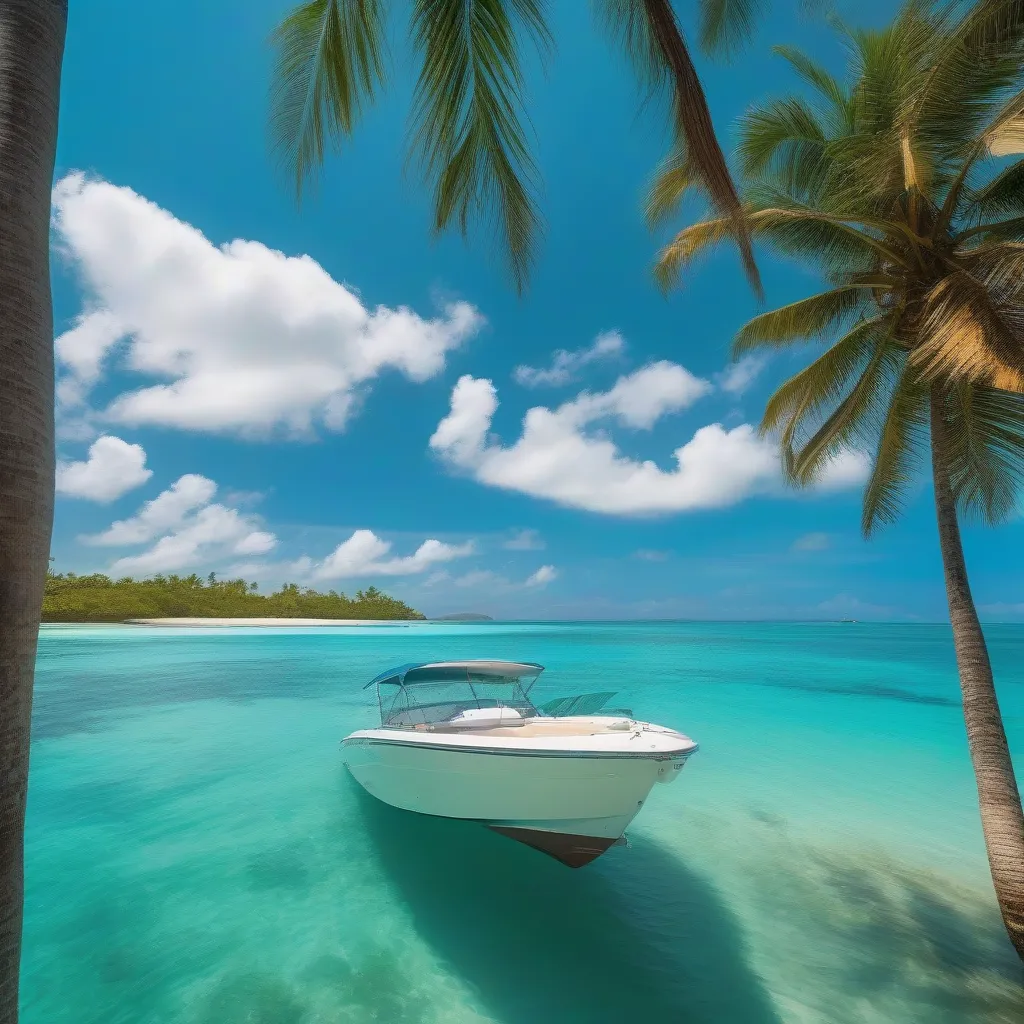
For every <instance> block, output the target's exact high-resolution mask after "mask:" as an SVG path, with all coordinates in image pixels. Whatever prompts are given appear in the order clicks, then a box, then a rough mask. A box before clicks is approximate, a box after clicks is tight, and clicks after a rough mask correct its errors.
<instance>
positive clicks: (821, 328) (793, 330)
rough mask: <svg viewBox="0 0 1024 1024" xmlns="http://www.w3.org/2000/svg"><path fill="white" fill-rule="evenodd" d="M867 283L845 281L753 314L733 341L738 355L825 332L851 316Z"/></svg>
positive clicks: (864, 293) (860, 303)
mask: <svg viewBox="0 0 1024 1024" xmlns="http://www.w3.org/2000/svg"><path fill="white" fill-rule="evenodd" d="M867 289H868V286H866V285H846V286H843V287H841V288H833V289H832V290H830V291H827V292H821V293H820V294H818V295H812V296H811V297H810V298H807V299H800V301H799V302H791V303H790V304H789V305H788V306H782V307H780V308H779V309H773V310H770V311H769V312H767V313H762V314H761V315H760V316H756V317H754V319H753V320H750V321H748V322H747V323H746V324H744V325H743V327H742V328H740V331H739V333H738V334H737V335H736V338H735V340H734V341H733V344H732V356H733V358H734V359H738V358H739V357H740V356H742V355H745V354H746V353H748V352H751V351H753V350H755V349H759V348H783V347H784V346H786V345H789V344H792V343H793V342H794V341H799V340H802V339H807V338H814V337H818V336H820V335H822V334H824V333H825V332H826V331H827V330H829V329H830V328H831V327H833V326H834V325H835V324H836V323H838V322H841V321H842V320H844V319H846V318H848V317H850V316H853V315H854V314H855V313H856V312H857V310H858V309H859V308H860V307H861V306H862V305H863V304H864V301H865V297H866V294H867Z"/></svg>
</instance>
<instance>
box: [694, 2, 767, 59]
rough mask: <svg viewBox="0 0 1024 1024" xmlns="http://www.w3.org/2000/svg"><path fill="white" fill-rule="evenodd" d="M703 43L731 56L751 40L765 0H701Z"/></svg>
mask: <svg viewBox="0 0 1024 1024" xmlns="http://www.w3.org/2000/svg"><path fill="white" fill-rule="evenodd" d="M699 10H700V46H701V49H702V50H703V51H704V52H705V53H719V54H724V55H726V56H729V55H731V54H733V53H735V52H736V50H738V49H739V48H740V47H741V46H742V45H743V44H744V43H746V42H747V41H749V39H750V37H751V35H752V34H753V32H754V27H755V25H756V24H757V19H758V17H759V16H760V15H761V13H762V12H763V10H764V4H763V2H762V0H701V3H700V8H699Z"/></svg>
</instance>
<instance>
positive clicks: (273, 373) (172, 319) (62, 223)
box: [53, 172, 483, 437]
mask: <svg viewBox="0 0 1024 1024" xmlns="http://www.w3.org/2000/svg"><path fill="white" fill-rule="evenodd" d="M53 205H54V229H55V234H56V237H57V241H58V244H59V246H60V247H61V249H62V250H63V251H64V253H65V254H66V256H67V257H68V258H69V260H70V261H71V262H72V263H73V265H74V266H75V269H76V270H77V271H79V273H80V275H81V279H82V281H83V282H84V287H85V289H86V293H87V302H88V304H89V308H88V309H87V310H86V311H85V312H84V313H83V314H82V315H81V316H80V317H79V318H78V320H77V321H76V322H75V324H74V326H73V327H72V328H71V329H70V330H69V331H67V332H66V333H64V334H62V335H61V336H60V337H59V338H58V339H57V341H56V352H57V358H58V361H59V364H60V367H61V379H60V381H59V384H58V391H59V396H60V400H61V402H62V405H63V406H65V407H67V408H73V407H75V406H83V405H85V404H86V403H87V400H88V397H89V394H90V391H91V389H92V388H93V386H94V385H95V384H96V383H97V382H98V381H99V380H100V379H101V378H102V377H103V375H104V373H105V371H107V370H108V369H109V365H110V363H111V362H112V353H113V351H114V350H115V349H116V350H117V353H118V360H117V363H118V368H119V369H121V370H124V371H128V372H130V373H134V374H137V375H139V376H140V377H142V378H149V379H150V381H151V382H152V381H154V380H155V381H156V382H155V383H148V384H146V385H144V386H139V387H135V388H134V389H131V390H126V391H122V392H121V393H120V394H118V395H116V396H115V397H114V399H113V400H112V401H111V402H110V403H109V405H107V407H106V408H105V409H103V410H100V411H99V413H98V415H99V417H100V418H101V419H105V420H107V421H116V422H122V423H130V424H156V425H160V426H165V427H176V428H180V429H185V430H197V431H212V432H220V433H233V434H240V435H245V436H252V437H257V436H269V435H271V434H275V433H283V434H285V435H288V436H304V435H309V434H310V432H311V431H313V430H314V429H315V427H316V426H318V425H320V426H323V427H324V428H326V429H327V430H341V429H342V428H343V427H344V426H345V422H346V420H347V419H348V418H349V417H350V416H351V415H352V412H353V408H354V406H355V405H356V403H357V402H358V399H359V397H360V396H361V395H362V394H364V393H365V390H366V388H367V387H368V385H369V383H370V382H371V381H372V380H373V379H374V378H376V377H378V376H379V375H380V374H382V373H384V372H386V371H387V370H396V371H398V372H400V373H402V374H404V375H405V376H406V377H407V378H409V379H410V380H413V381H423V380H426V379H428V378H430V377H433V376H434V375H436V374H437V373H439V372H440V371H441V370H442V368H443V367H444V362H445V356H446V354H447V353H448V352H449V351H451V350H452V349H454V348H456V347H458V346H459V345H460V344H462V343H463V342H464V341H465V340H466V339H467V338H469V337H470V336H471V335H472V334H474V333H475V332H476V331H477V330H478V329H479V328H480V326H481V324H482V323H483V318H482V317H481V315H480V314H479V313H478V312H477V311H476V310H475V309H474V308H473V307H472V306H471V305H469V304H468V303H465V302H455V303H451V304H450V305H448V306H447V307H446V308H445V309H444V310H443V312H442V314H441V315H439V316H438V317H435V318H434V319H424V318H422V317H421V316H419V315H418V314H416V313H414V312H413V311H412V310H410V309H407V308H405V307H397V308H389V307H385V306H377V307H376V308H373V309H371V308H368V307H367V306H366V305H364V303H363V301H362V300H361V299H360V297H359V296H358V295H357V294H356V293H355V292H354V291H353V290H352V289H351V288H349V287H346V286H345V285H343V284H340V283H339V282H337V281H335V280H334V279H333V278H332V277H331V276H330V275H329V274H328V273H327V272H326V271H325V270H324V269H323V268H322V267H321V266H320V265H319V264H318V263H317V262H316V261H315V260H313V259H311V258H310V257H309V256H286V255H284V254H283V253H280V252H275V251H274V250H272V249H269V248H267V247H266V246H265V245H262V244H261V243H259V242H253V241H243V240H236V241H233V242H229V243H227V244H225V245H222V246H220V247H217V246H215V245H213V244H212V243H211V242H210V241H209V240H208V239H206V238H205V237H204V236H203V234H202V233H201V232H200V231H199V230H197V229H196V228H194V227H192V226H191V225H189V224H186V223H184V222H183V221H180V220H178V219H177V218H175V217H174V216H173V215H172V214H170V213H168V212H167V211H166V210H163V209H161V208H160V207H158V206H156V205H155V204H154V203H151V202H149V201H148V200H146V199H145V198H143V197H142V196H140V195H138V194H137V193H135V192H133V191H132V190H131V189H129V188H122V187H117V186H114V185H112V184H109V183H108V182H104V181H95V180H89V179H87V178H86V177H85V176H84V175H82V174H80V173H77V172H76V173H73V174H69V175H67V176H66V177H64V178H63V179H61V180H60V181H59V182H58V183H57V185H56V186H55V188H54V192H53Z"/></svg>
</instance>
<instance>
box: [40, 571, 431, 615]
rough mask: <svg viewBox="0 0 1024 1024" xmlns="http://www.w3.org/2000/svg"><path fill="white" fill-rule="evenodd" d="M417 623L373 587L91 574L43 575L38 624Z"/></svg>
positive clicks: (409, 611)
mask: <svg viewBox="0 0 1024 1024" xmlns="http://www.w3.org/2000/svg"><path fill="white" fill-rule="evenodd" d="M186 617H194V618H297V619H422V618H423V616H422V615H421V614H420V613H419V612H417V611H415V610H414V609H412V608H410V607H409V606H408V605H407V604H405V603H404V602H402V601H398V600H396V599H395V598H393V597H388V595H387V594H383V593H381V591H379V590H378V589H377V588H376V587H369V588H368V589H366V590H360V591H357V592H356V595H355V597H347V596H346V595H345V594H339V593H337V592H336V591H333V590H332V591H330V592H329V593H326V594H321V593H318V592H317V591H315V590H310V589H309V588H307V587H299V586H298V585H297V584H295V583H286V584H284V586H282V587H281V589H280V590H279V591H277V592H276V593H274V594H260V593H257V592H256V584H255V583H247V582H246V581H245V580H241V579H238V580H218V579H217V578H216V575H215V574H214V573H210V575H209V576H208V577H207V578H206V579H205V580H204V579H203V578H202V577H200V576H196V575H195V574H194V573H193V574H192V575H191V576H173V575H171V576H154V577H152V578H151V579H145V580H133V579H130V578H128V577H125V578H123V579H119V580H112V579H111V578H110V577H109V576H103V575H100V574H95V575H91V576H76V575H75V574H74V573H73V572H70V573H52V572H50V573H47V576H46V593H45V596H44V598H43V622H123V621H124V620H125V619H160V618H186Z"/></svg>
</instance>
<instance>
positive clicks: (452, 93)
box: [271, 0, 760, 292]
mask: <svg viewBox="0 0 1024 1024" xmlns="http://www.w3.org/2000/svg"><path fill="white" fill-rule="evenodd" d="M577 3H578V5H579V6H581V7H582V0H577ZM388 6H389V5H388V4H387V3H386V2H385V0H308V2H306V3H303V4H302V5H301V6H299V7H297V8H296V9H295V10H294V11H293V12H292V14H291V15H289V17H288V18H287V19H286V20H285V21H284V22H283V23H282V24H281V26H280V27H279V28H278V29H277V31H276V32H275V33H274V37H273V40H274V44H275V47H276V56H277V59H276V66H275V69H274V78H273V86H272V91H271V134H272V138H273V143H274V148H275V150H276V152H277V155H278V156H279V158H280V159H281V161H282V163H283V164H284V166H285V167H286V168H287V170H288V171H289V173H291V174H293V175H294V178H295V185H296V189H297V191H298V193H299V194H300V195H301V192H302V187H303V184H304V182H305V181H306V180H307V179H308V178H309V177H310V176H311V175H312V174H313V173H315V171H316V170H317V169H318V168H319V167H320V165H321V164H322V163H323V160H324V152H325V148H326V146H327V144H328V142H330V141H333V142H335V143H338V142H339V141H340V140H342V139H343V138H346V137H348V136H350V135H351V134H352V132H353V130H354V129H355V126H356V124H357V122H358V120H359V117H360V115H361V113H362V110H363V108H364V107H365V106H366V105H367V104H368V103H370V102H372V100H373V99H374V98H375V96H376V94H377V93H378V92H379V91H380V89H381V87H382V86H383V84H384V80H385V75H386V61H385V49H386V47H385V29H386V19H387V8H388ZM592 6H593V7H594V9H595V13H596V14H597V16H598V18H599V19H600V20H601V21H602V22H603V23H604V25H605V27H606V28H607V29H608V31H609V32H610V33H611V34H612V35H613V36H614V37H616V38H617V39H618V40H619V42H620V43H621V45H622V46H623V48H624V49H625V52H626V53H627V55H628V56H629V57H630V58H631V60H632V63H633V64H634V66H635V68H636V71H637V74H638V75H639V77H640V79H641V81H642V82H643V83H644V84H645V85H646V86H647V87H649V88H650V90H651V91H652V92H653V93H655V94H657V93H662V92H664V93H666V94H667V95H668V96H669V98H670V100H671V106H672V112H673V152H675V153H677V154H685V155H686V159H687V161H688V165H689V166H690V167H691V168H692V174H693V177H694V179H695V180H696V181H697V182H699V183H700V185H701V186H702V187H703V189H704V190H705V192H706V194H707V196H708V198H709V200H710V202H711V204H712V205H713V206H714V207H715V209H716V210H717V211H718V212H719V214H720V215H721V216H723V217H725V218H726V219H728V220H729V221H730V222H731V223H732V225H733V232H732V234H733V237H735V238H736V240H737V242H738V244H739V247H740V252H741V255H742V258H743V264H744V267H745V270H746V273H747V277H748V278H749V280H750V282H751V284H752V285H753V287H754V288H755V290H758V291H759V290H760V282H759V281H758V276H757V269H756V267H755V265H754V260H753V255H752V252H751V247H750V239H749V235H748V232H747V229H746V226H745V224H744V223H743V218H742V209H741V206H740V201H739V197H738V196H737V193H736V189H735V187H734V185H733V182H732V178H731V177H730V175H729V169H728V167H727V165H726V161H725V157H724V156H723V155H722V150H721V147H720V146H719V144H718V140H717V138H716V137H715V132H714V127H713V126H712V123H711V115H710V113H709V111H708V106H707V101H706V100H705V98H704V92H703V90H702V88H701V84H700V80H699V78H698V77H697V71H696V69H695V68H694V66H693V62H692V60H691V59H690V54H689V51H688V50H687V47H686V43H685V41H684V39H683V34H682V32H681V30H680V28H679V23H678V21H677V19H676V15H675V11H674V9H673V6H672V0H592ZM699 6H700V12H701V27H700V40H701V45H702V46H703V48H704V49H705V50H707V51H715V52H723V51H729V50H731V49H733V48H735V47H736V46H738V45H739V44H740V43H742V42H743V41H744V40H745V39H746V37H747V36H749V34H750V31H751V29H752V26H753V23H754V20H755V16H756V14H757V10H758V7H759V3H758V2H757V0H699ZM409 7H410V19H411V28H412V37H413V42H414V44H415V48H416V50H417V51H418V53H419V55H420V70H419V78H418V80H417V83H416V92H415V101H414V105H413V111H412V126H411V128H412V131H411V136H412V139H411V142H412V153H413V155H414V156H415V158H416V159H417V160H418V162H419V164H420V166H421V169H422V171H423V173H424V175H425V177H426V179H427V181H428V183H429V185H430V188H431V191H432V197H433V206H434V223H433V230H434V232H435V233H440V232H443V231H445V230H448V229H450V228H452V227H457V228H458V229H459V230H460V231H461V233H462V234H463V235H465V234H466V232H467V229H468V227H469V224H470V222H471V221H472V220H474V219H477V218H480V217H486V216H488V215H490V219H491V221H492V228H493V235H494V237H495V238H496V239H497V240H498V244H499V247H500V248H501V250H502V252H503V254H504V257H505V260H506V262H507V264H508V268H509V271H510V273H511V276H512V279H513V281H514V283H515V286H516V288H517V290H518V291H520V292H521V291H522V290H523V288H524V287H525V285H526V282H527V278H528V276H529V271H530V268H531V265H532V263H533V259H534V250H535V247H536V241H537V236H538V234H539V230H540V224H541V219H540V213H539V210H538V204H537V184H538V181H537V168H536V165H535V164H534V162H533V159H532V157H531V154H530V147H529V144H528V141H527V133H526V130H525V128H524V118H523V85H524V81H523V79H524V75H523V63H522V56H521V52H520V51H521V43H522V41H523V40H524V39H525V40H528V41H529V42H530V43H531V44H532V45H533V46H534V47H536V49H537V50H538V51H539V52H540V54H541V56H542V57H544V56H546V54H547V53H548V52H549V51H550V49H551V46H552V38H551V34H550V32H549V30H548V27H547V24H546V22H545V18H544V7H545V4H544V2H543V0H411V3H410V5H409Z"/></svg>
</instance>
